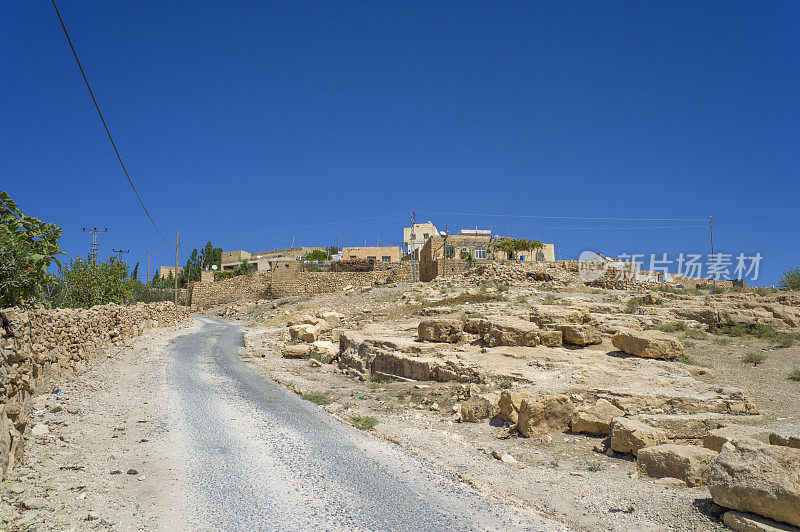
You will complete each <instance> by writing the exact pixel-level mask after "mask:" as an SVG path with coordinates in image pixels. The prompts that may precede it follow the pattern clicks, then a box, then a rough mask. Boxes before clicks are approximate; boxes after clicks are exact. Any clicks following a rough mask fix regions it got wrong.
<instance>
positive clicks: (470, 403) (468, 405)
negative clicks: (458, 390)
mask: <svg viewBox="0 0 800 532" xmlns="http://www.w3.org/2000/svg"><path fill="white" fill-rule="evenodd" d="M493 406H494V405H492V403H491V402H489V400H488V399H486V398H484V397H481V396H479V395H473V396H471V397H470V398H469V399H467V400H466V401H464V402H463V403H462V404H461V420H462V421H467V422H470V423H477V422H478V421H480V420H482V419H486V418H489V417H492V414H493V413H494V410H495V409H494V408H493Z"/></svg>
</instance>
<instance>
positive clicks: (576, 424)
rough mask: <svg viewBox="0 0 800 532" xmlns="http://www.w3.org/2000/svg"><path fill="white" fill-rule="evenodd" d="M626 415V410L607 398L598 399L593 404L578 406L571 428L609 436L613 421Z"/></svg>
mask: <svg viewBox="0 0 800 532" xmlns="http://www.w3.org/2000/svg"><path fill="white" fill-rule="evenodd" d="M623 415H625V412H623V411H622V410H620V409H619V408H617V407H616V406H614V405H612V404H611V403H609V402H608V401H606V400H605V399H598V400H597V402H596V403H595V404H593V405H591V406H584V407H581V408H578V409H577V410H575V411H574V412H573V413H572V418H571V419H570V430H572V432H575V433H580V432H583V433H585V434H591V435H592V436H608V435H609V434H611V421H612V420H613V419H614V418H616V417H620V416H623Z"/></svg>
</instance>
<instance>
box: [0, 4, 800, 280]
mask: <svg viewBox="0 0 800 532" xmlns="http://www.w3.org/2000/svg"><path fill="white" fill-rule="evenodd" d="M59 8H60V9H61V12H62V16H63V17H64V20H65V22H66V24H67V27H68V29H69V30H70V33H71V37H72V39H73V42H74V44H75V46H76V48H77V50H78V54H79V56H80V58H81V61H82V62H83V66H84V68H85V70H86V73H87V75H88V76H89V79H90V81H91V83H92V84H93V89H94V91H95V95H96V96H97V98H98V100H99V103H100V105H101V108H102V109H103V111H104V114H105V117H106V120H107V121H108V123H109V125H110V127H111V130H112V133H113V134H114V135H115V137H116V141H117V144H118V146H119V148H120V150H121V152H122V154H123V157H124V159H125V161H126V164H127V166H128V169H129V171H130V172H131V175H132V177H133V179H134V182H135V184H136V185H137V187H138V189H139V191H140V193H141V194H142V196H143V197H144V199H145V201H146V203H147V204H148V206H149V207H150V209H151V212H152V214H153V217H154V218H155V220H156V222H157V223H158V224H159V226H160V227H161V228H162V230H163V231H164V232H165V233H167V234H168V236H169V237H170V238H172V237H174V234H175V229H176V228H180V231H181V236H182V262H183V261H185V258H186V253H187V250H191V248H194V247H200V246H202V245H203V244H204V243H205V242H206V241H207V240H212V241H214V242H215V243H216V244H219V245H221V246H222V247H223V248H225V249H239V248H243V249H246V250H252V251H256V250H263V249H268V248H273V247H285V246H288V245H289V244H290V243H291V241H292V239H293V238H294V239H295V243H296V244H303V245H316V244H325V245H326V244H330V243H333V242H335V239H336V233H337V232H339V233H341V242H342V243H343V244H363V243H364V240H365V239H366V240H367V241H368V242H370V243H372V242H375V241H376V240H377V239H378V238H380V239H381V242H382V243H399V242H400V241H401V240H402V227H403V225H404V223H405V222H406V221H407V220H408V218H409V213H410V211H411V210H412V209H413V210H415V211H417V218H418V220H423V221H425V220H428V219H430V220H432V221H433V222H434V223H436V224H437V225H439V226H440V228H443V226H444V225H445V224H448V225H449V228H450V230H451V231H453V230H454V229H455V230H457V229H460V228H462V227H474V226H475V225H478V226H480V227H482V228H484V227H485V228H488V227H489V226H492V228H493V229H495V230H496V231H499V232H502V233H508V234H514V235H518V236H528V237H531V238H539V239H540V240H543V241H546V242H554V243H556V244H558V246H559V250H560V253H561V255H562V257H564V258H574V257H577V255H578V254H579V253H580V252H581V251H582V250H584V249H596V250H599V251H602V252H606V253H608V254H611V255H616V254H619V253H648V254H649V253H659V254H660V253H669V254H670V256H674V255H675V254H677V253H678V252H680V251H684V252H699V253H708V232H707V230H706V229H705V228H704V227H705V223H704V222H699V223H698V222H688V223H687V222H683V223H681V222H669V223H665V222H611V221H579V220H578V221H569V220H543V219H536V218H523V217H516V216H584V217H614V218H706V217H707V216H708V215H713V216H714V236H715V241H716V245H717V250H718V251H719V250H721V251H725V252H729V253H740V252H744V253H746V254H753V253H755V252H760V253H761V254H762V255H763V256H764V259H763V262H762V275H761V280H760V282H759V283H758V284H771V283H773V282H775V280H776V278H777V277H778V275H779V273H780V272H781V271H782V270H783V269H784V268H785V267H787V266H789V265H792V266H796V265H800V248H798V245H797V243H798V238H797V233H798V227H799V226H800V212H799V211H800V209H798V205H797V200H798V175H800V126H799V124H800V112H799V111H800V77H799V76H798V73H800V4H798V3H797V2H788V1H787V2H781V1H775V2H752V3H747V2H638V1H637V2H552V3H538V2H502V3H499V2H484V3H477V2H452V3H449V2H402V3H400V2H398V3H389V2H360V3H351V2H301V1H292V2H269V3H268V2H237V1H229V2H193V3H191V4H189V3H185V2H164V1H157V2H156V1H139V2H87V1H69V0H62V2H61V3H60V4H59ZM0 49H2V50H3V52H2V54H0V72H2V73H3V75H2V81H0V128H1V129H2V136H0V189H5V190H7V191H8V192H9V193H10V194H11V195H12V197H13V198H14V199H15V200H17V201H18V202H19V203H20V204H21V205H22V206H23V208H24V209H25V210H26V211H27V212H29V213H30V214H33V215H35V216H38V217H41V218H43V219H45V220H48V221H53V222H55V223H57V224H58V225H59V226H61V227H62V228H63V229H64V236H63V238H62V248H63V249H64V250H65V251H66V252H67V253H68V257H72V256H75V255H77V254H81V255H85V254H86V252H87V251H88V242H89V235H87V234H84V233H83V232H82V231H81V227H83V226H95V225H97V226H108V227H109V229H110V231H109V232H108V233H106V234H104V235H102V236H101V242H102V247H101V254H102V255H103V256H108V255H110V254H111V248H112V247H116V248H119V247H123V248H125V249H128V248H129V249H131V250H132V251H133V252H132V253H131V254H130V255H129V256H128V257H126V260H127V261H128V262H129V263H130V264H134V263H135V262H136V260H142V266H141V268H140V271H142V272H143V271H144V265H145V263H144V261H145V260H146V250H147V249H151V250H152V251H153V254H152V259H151V260H152V262H151V264H152V265H153V266H155V265H159V264H170V263H172V262H174V248H171V247H170V245H169V244H166V243H165V242H164V241H163V240H161V239H160V237H159V236H158V235H157V234H156V233H155V231H154V230H153V229H152V228H151V226H150V224H149V222H148V221H147V219H146V217H145V216H144V213H143V212H142V210H141V208H140V207H139V205H138V203H137V201H136V198H135V197H134V195H133V193H132V192H131V190H130V188H129V186H128V184H127V182H126V181H125V179H124V176H123V174H122V172H121V169H120V167H119V164H118V162H117V161H116V158H115V156H114V153H113V151H112V149H111V146H110V144H109V142H108V140H107V138H105V133H104V131H103V130H102V127H101V125H100V123H99V120H98V118H97V116H96V114H95V112H94V109H93V107H92V104H91V100H90V99H89V96H88V93H87V91H86V88H85V86H84V85H83V81H82V79H81V78H80V73H79V72H78V70H77V68H76V65H75V63H74V60H73V59H72V56H71V52H70V50H69V47H68V45H67V43H66V40H65V38H64V35H63V33H62V31H61V28H60V26H59V24H58V20H57V18H56V16H55V14H54V12H53V9H52V6H51V5H50V3H49V2H46V1H44V0H34V1H30V2H4V3H3V5H2V6H1V7H0ZM440 213H466V214H440ZM470 214H475V215H476V216H472V215H470ZM488 214H492V215H506V216H486V215H488ZM511 216H515V217H511ZM361 219H365V220H361ZM349 220H361V221H352V222H348V221H349ZM340 222H341V223H340ZM667 225H669V226H673V225H678V226H685V225H701V226H704V227H700V228H697V227H679V228H675V229H648V230H643V229H632V228H634V227H638V228H640V227H646V226H654V227H664V226H667ZM309 226H317V227H309ZM597 228H602V229H597Z"/></svg>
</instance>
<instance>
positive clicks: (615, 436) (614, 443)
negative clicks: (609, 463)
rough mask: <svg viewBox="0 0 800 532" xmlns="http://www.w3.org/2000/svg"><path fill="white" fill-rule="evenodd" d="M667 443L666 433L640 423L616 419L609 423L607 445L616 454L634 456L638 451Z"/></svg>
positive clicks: (623, 418)
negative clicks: (609, 434) (609, 433)
mask: <svg viewBox="0 0 800 532" xmlns="http://www.w3.org/2000/svg"><path fill="white" fill-rule="evenodd" d="M668 442H669V439H668V438H667V433H666V432H664V431H663V430H661V429H657V428H655V427H651V426H650V425H647V424H646V423H643V422H641V421H637V420H635V419H631V418H627V417H617V418H614V420H613V421H612V422H611V439H610V440H609V445H610V447H611V448H612V449H613V450H615V451H617V452H618V453H629V454H633V455H636V454H637V453H638V452H639V450H640V449H644V448H645V447H653V446H655V445H661V444H662V443H668Z"/></svg>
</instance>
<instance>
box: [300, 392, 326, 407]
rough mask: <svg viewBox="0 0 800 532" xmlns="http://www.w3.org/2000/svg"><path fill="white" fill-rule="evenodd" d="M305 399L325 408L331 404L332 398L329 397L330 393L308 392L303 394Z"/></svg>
mask: <svg viewBox="0 0 800 532" xmlns="http://www.w3.org/2000/svg"><path fill="white" fill-rule="evenodd" d="M303 399H305V400H306V401H311V402H312V403H314V404H315V405H320V406H325V405H329V404H331V402H332V401H331V398H330V397H328V392H325V393H321V392H306V393H304V394H303Z"/></svg>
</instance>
